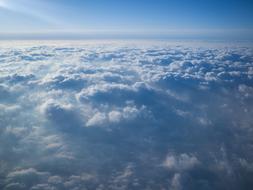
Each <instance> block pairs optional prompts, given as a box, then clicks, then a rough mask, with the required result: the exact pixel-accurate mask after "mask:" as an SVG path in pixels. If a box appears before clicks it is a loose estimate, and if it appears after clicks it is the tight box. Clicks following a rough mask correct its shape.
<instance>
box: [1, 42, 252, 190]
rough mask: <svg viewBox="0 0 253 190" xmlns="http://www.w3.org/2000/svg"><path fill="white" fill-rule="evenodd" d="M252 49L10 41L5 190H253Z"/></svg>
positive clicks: (4, 62)
mask: <svg viewBox="0 0 253 190" xmlns="http://www.w3.org/2000/svg"><path fill="white" fill-rule="evenodd" d="M252 47H253V46H251V45H247V44H238V43H237V44H225V43H196V42H194V43H190V42H184V43H169V42H168V43H167V42H155V41H149V42H144V41H139V42H134V41H132V42H128V43H126V42H119V41H118V42H116V41H112V42H108V41H107V42H102V41H100V42H97V41H96V42H95V41H94V42H92V41H90V42H89V41H86V42H85V41H83V42H66V41H65V42H62V41H58V42H46V41H44V42H39V41H37V42H29V41H26V42H22V41H19V42H15V41H12V42H11V41H9V42H7V41H6V42H4V41H2V42H1V45H0V189H1V190H163V189H164V190H165V189H170V190H186V189H187V190H191V189H192V190H196V189H201V190H213V189H223V190H224V189H225V190H226V189H228V190H238V189H252V187H253V138H252V137H253V109H252V108H253V48H252Z"/></svg>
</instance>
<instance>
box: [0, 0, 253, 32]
mask: <svg viewBox="0 0 253 190" xmlns="http://www.w3.org/2000/svg"><path fill="white" fill-rule="evenodd" d="M0 23H1V25H0V33H5V34H26V33H40V34H41V33H44V34H46V33H51V34H52V33H54V34H58V33H64V34H66V33H68V34H73V33H75V34H76V33H79V34H81V33H85V34H122V35H129V34H131V35H133V34H138V35H221V34H222V35H238V36H240V35H241V36H242V35H243V36H245V35H249V36H251V33H252V32H251V31H252V29H253V2H252V1H250V0H145V1H144V0H139V1H137V0H125V1H123V0H122V1H119V0H72V1H69V0H33V1H31V0H0Z"/></svg>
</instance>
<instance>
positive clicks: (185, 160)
mask: <svg viewBox="0 0 253 190" xmlns="http://www.w3.org/2000/svg"><path fill="white" fill-rule="evenodd" d="M198 164H199V160H198V159H197V158H196V157H195V156H189V155H187V154H181V155H179V156H178V157H175V156H173V155H172V156H170V155H169V156H167V158H166V160H165V162H164V166H165V167H166V168H168V169H172V170H179V171H181V170H188V169H192V168H193V167H195V166H196V165H198Z"/></svg>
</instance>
